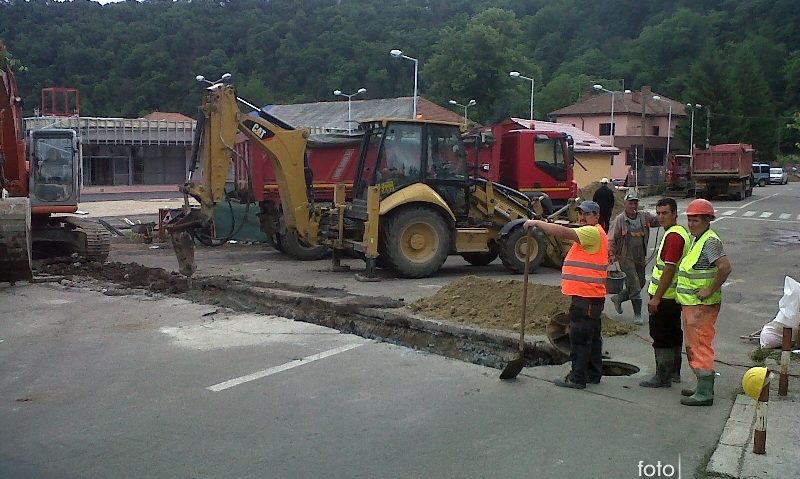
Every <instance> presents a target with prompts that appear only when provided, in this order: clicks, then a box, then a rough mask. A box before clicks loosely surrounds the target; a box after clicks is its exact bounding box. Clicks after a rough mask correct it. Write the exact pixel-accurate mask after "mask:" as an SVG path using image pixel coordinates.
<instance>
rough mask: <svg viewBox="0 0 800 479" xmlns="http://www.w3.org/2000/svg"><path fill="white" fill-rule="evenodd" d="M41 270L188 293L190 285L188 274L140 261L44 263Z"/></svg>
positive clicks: (165, 291) (160, 290) (131, 285)
mask: <svg viewBox="0 0 800 479" xmlns="http://www.w3.org/2000/svg"><path fill="white" fill-rule="evenodd" d="M40 271H41V272H43V273H47V274H51V275H61V276H67V277H73V276H76V275H77V276H90V277H92V278H95V279H99V280H103V281H108V282H110V283H116V284H119V285H122V286H126V287H131V288H147V289H149V290H151V291H155V292H163V293H185V292H186V291H187V289H188V288H187V284H186V278H184V277H183V276H181V275H179V274H178V273H173V272H169V271H166V270H164V269H161V268H148V267H146V266H142V265H140V264H137V263H115V262H111V263H103V264H101V263H97V262H85V263H84V262H75V263H55V264H45V265H42V267H41V269H40Z"/></svg>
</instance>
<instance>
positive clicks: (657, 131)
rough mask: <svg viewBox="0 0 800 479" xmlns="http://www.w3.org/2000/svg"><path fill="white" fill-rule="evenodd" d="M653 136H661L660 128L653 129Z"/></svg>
mask: <svg viewBox="0 0 800 479" xmlns="http://www.w3.org/2000/svg"><path fill="white" fill-rule="evenodd" d="M653 136H661V135H660V130H659V128H658V126H654V127H653Z"/></svg>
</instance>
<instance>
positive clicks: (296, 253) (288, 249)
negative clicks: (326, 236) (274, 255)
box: [278, 230, 330, 261]
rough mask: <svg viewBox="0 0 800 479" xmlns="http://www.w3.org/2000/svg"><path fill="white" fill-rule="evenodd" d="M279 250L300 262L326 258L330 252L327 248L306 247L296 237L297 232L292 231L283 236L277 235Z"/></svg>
mask: <svg viewBox="0 0 800 479" xmlns="http://www.w3.org/2000/svg"><path fill="white" fill-rule="evenodd" d="M278 236H279V237H280V240H279V241H278V244H280V245H281V246H280V249H281V250H282V251H283V252H284V253H286V254H288V255H289V256H291V257H292V258H294V259H297V260H300V261H314V260H318V259H323V258H325V257H326V256H328V253H329V252H330V250H329V249H328V247H327V246H307V245H306V244H304V243H303V242H302V241H300V239H299V238H298V237H297V232H296V231H294V230H292V231H290V232H289V233H287V234H285V235H278Z"/></svg>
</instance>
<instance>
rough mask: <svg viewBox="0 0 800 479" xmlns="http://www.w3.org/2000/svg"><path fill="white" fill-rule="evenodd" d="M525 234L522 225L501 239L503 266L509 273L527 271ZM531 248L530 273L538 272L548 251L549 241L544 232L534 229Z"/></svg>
mask: <svg viewBox="0 0 800 479" xmlns="http://www.w3.org/2000/svg"><path fill="white" fill-rule="evenodd" d="M525 233H526V232H525V228H523V227H522V226H521V225H520V226H519V227H517V228H514V229H513V230H511V232H509V233H508V234H506V235H505V236H504V237H503V238H501V239H500V251H499V253H500V260H501V261H502V262H503V266H505V267H506V269H508V270H509V271H512V272H514V273H518V274H519V273H522V272H524V271H525V252H526V249H527V247H526V238H525V236H526V234H525ZM531 248H532V249H531V264H530V271H536V268H538V267H539V265H540V264H541V263H542V258H543V257H544V253H545V250H546V249H547V239H546V238H545V235H544V233H542V230H540V229H538V228H534V229H533V238H531Z"/></svg>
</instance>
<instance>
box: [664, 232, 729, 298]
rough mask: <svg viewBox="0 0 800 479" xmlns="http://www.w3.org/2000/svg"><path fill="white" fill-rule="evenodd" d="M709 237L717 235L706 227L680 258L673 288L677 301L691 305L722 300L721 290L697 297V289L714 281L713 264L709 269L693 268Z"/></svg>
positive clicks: (715, 271)
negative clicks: (701, 298)
mask: <svg viewBox="0 0 800 479" xmlns="http://www.w3.org/2000/svg"><path fill="white" fill-rule="evenodd" d="M709 238H716V239H717V240H719V236H717V233H715V232H714V231H713V230H712V229H710V228H709V229H708V230H707V231H706V232H705V233H703V234H702V235H700V237H699V238H697V240H695V242H694V244H692V247H691V249H690V250H689V252H688V253H686V256H684V257H683V260H681V264H680V266H679V267H678V286H677V287H676V288H675V292H676V293H677V294H676V298H677V300H678V303H680V304H682V305H684V306H693V305H697V304H719V303H721V302H722V292H721V291H719V290H717V291H715V292H714V294H712V295H711V296H709V297H708V298H706V299H704V300H700V298H698V297H697V291H698V290H700V289H703V288H708V287H709V286H711V284H712V283H714V277H715V276H716V275H717V269H718V268H717V267H716V266H713V265H712V267H711V269H694V265H696V264H697V261H698V260H700V253H701V252H702V251H703V245H705V244H706V241H708V239H709Z"/></svg>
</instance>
